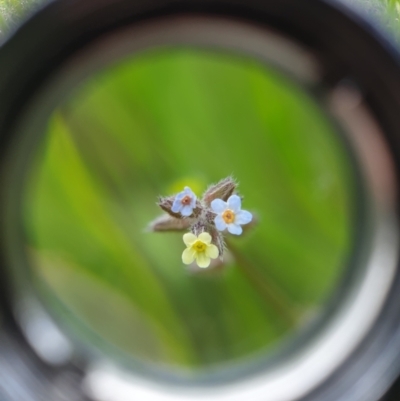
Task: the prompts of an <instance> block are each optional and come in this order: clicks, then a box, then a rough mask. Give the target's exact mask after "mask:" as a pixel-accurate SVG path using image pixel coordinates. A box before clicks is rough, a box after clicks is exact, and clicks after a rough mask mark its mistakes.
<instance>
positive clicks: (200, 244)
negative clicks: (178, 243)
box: [192, 240, 207, 252]
mask: <svg viewBox="0 0 400 401" xmlns="http://www.w3.org/2000/svg"><path fill="white" fill-rule="evenodd" d="M192 248H193V249H194V250H195V251H196V252H204V251H205V250H206V248H207V244H205V243H204V242H203V241H199V240H197V241H196V242H195V243H194V244H193V245H192Z"/></svg>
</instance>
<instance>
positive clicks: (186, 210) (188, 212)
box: [181, 205, 193, 217]
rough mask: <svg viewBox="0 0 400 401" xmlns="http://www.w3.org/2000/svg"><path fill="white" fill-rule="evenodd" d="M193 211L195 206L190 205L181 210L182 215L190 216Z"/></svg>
mask: <svg viewBox="0 0 400 401" xmlns="http://www.w3.org/2000/svg"><path fill="white" fill-rule="evenodd" d="M192 213H193V208H192V206H190V205H185V206H183V208H182V210H181V215H182V216H186V217H187V216H190V215H191V214H192Z"/></svg>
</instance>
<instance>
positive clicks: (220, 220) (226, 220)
mask: <svg viewBox="0 0 400 401" xmlns="http://www.w3.org/2000/svg"><path fill="white" fill-rule="evenodd" d="M241 203H242V201H241V199H240V197H239V196H237V195H231V196H230V197H229V198H228V202H224V201H223V200H222V199H214V200H213V201H212V202H211V209H212V210H213V211H214V212H215V213H217V216H216V217H215V219H214V224H215V227H217V230H219V231H224V230H225V229H226V228H228V231H229V232H230V233H231V234H235V235H240V234H241V233H242V231H243V230H242V227H241V225H243V224H247V223H250V221H251V220H252V218H253V215H252V214H251V213H250V212H248V211H247V210H241Z"/></svg>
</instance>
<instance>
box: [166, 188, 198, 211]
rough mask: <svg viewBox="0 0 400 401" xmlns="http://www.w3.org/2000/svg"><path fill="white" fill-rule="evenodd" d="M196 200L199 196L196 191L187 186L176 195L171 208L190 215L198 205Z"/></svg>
mask: <svg viewBox="0 0 400 401" xmlns="http://www.w3.org/2000/svg"><path fill="white" fill-rule="evenodd" d="M196 200H197V197H196V195H195V194H194V192H193V191H192V190H191V189H190V188H189V187H185V189H184V190H183V191H182V192H179V194H178V195H176V196H175V200H174V203H173V204H172V207H171V210H172V211H173V212H174V213H180V214H181V215H182V216H185V217H187V216H190V215H191V214H192V213H193V209H194V208H195V206H196Z"/></svg>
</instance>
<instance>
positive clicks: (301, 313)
mask: <svg viewBox="0 0 400 401" xmlns="http://www.w3.org/2000/svg"><path fill="white" fill-rule="evenodd" d="M303 89H304V88H301V87H300V86H298V85H296V84H295V83H293V82H292V81H289V80H288V79H287V78H284V77H283V76H282V75H280V74H279V73H277V72H276V71H275V70H272V69H270V68H267V67H266V66H265V65H263V64H262V63H260V62H259V61H255V60H254V59H251V58H245V57H240V56H238V55H234V54H231V53H225V52H224V53H218V52H213V51H207V50H200V49H193V48H186V47H185V48H163V49H156V50H152V51H146V52H142V53H141V54H140V55H136V56H135V57H132V58H129V59H126V60H125V61H123V62H120V63H118V64H117V65H114V66H113V67H111V68H108V69H106V70H105V71H102V72H100V73H97V74H96V75H95V76H93V77H91V78H90V79H89V80H88V81H86V82H85V83H84V84H82V85H81V86H80V87H79V88H78V89H76V90H75V91H74V93H73V95H72V96H70V97H69V98H68V99H67V100H66V101H65V102H64V103H63V104H61V105H60V106H58V107H57V108H56V109H55V110H54V112H53V114H52V115H51V117H50V119H49V123H48V128H47V131H46V135H45V137H44V138H43V141H42V142H41V144H40V146H39V148H38V150H37V153H36V156H35V160H34V162H33V163H32V166H31V168H30V173H29V177H28V179H27V182H26V189H25V192H24V202H23V227H24V231H25V239H26V242H25V250H26V252H27V255H28V257H29V260H30V263H31V267H32V273H33V277H34V282H35V285H36V286H37V288H38V289H39V295H40V297H41V298H42V300H43V301H44V302H45V304H46V305H47V306H48V308H49V309H50V310H52V311H53V314H54V315H55V316H56V318H57V320H58V322H59V323H60V325H61V326H62V327H63V328H64V329H65V330H66V332H67V333H68V332H69V333H70V334H71V335H73V336H75V337H78V338H79V339H81V340H82V338H83V339H85V341H88V342H92V343H95V344H96V345H97V346H99V347H100V348H101V349H103V350H106V352H112V353H113V355H114V356H118V357H120V358H123V359H125V360H129V359H131V360H132V362H134V363H145V365H147V366H150V367H156V368H160V367H161V368H165V369H168V370H169V371H171V370H172V371H175V372H177V373H183V372H191V373H195V372H197V373H198V372H203V373H204V372H207V371H210V370H213V369H215V368H218V369H221V368H222V367H225V368H231V367H235V366H238V365H239V363H243V362H249V361H253V360H257V359H259V358H262V359H265V357H266V356H267V355H270V356H272V355H274V354H276V353H277V352H278V350H281V349H283V348H284V346H285V345H288V344H290V343H292V342H293V341H295V340H296V338H299V337H301V335H304V333H309V332H311V331H312V330H314V327H315V325H316V322H317V321H320V320H321V319H322V316H323V315H324V313H325V311H326V305H327V302H328V299H329V297H330V296H331V295H332V293H333V292H334V290H335V288H336V286H337V284H338V282H339V278H340V277H341V275H342V273H343V269H344V267H345V265H346V263H347V257H348V254H349V251H350V248H351V246H352V244H353V238H352V232H353V224H354V216H353V202H354V199H353V189H352V188H353V187H352V178H351V177H352V176H353V172H352V166H351V162H350V159H349V156H348V152H347V150H346V148H345V146H344V144H343V143H342V142H341V141H340V139H339V136H338V135H337V132H336V130H335V128H334V127H333V126H332V124H331V121H330V120H329V119H328V118H327V117H326V115H325V114H324V113H323V112H322V110H321V109H320V108H319V106H318V105H317V104H316V103H315V102H314V101H313V100H312V99H311V97H310V96H309V95H308V94H307V93H306V92H305V91H304V90H303ZM226 177H234V179H235V180H237V182H238V183H239V185H238V192H239V194H240V195H243V198H242V207H243V209H245V210H249V211H251V212H252V214H253V221H252V223H251V224H248V226H246V228H247V229H245V230H244V232H243V234H242V235H240V236H239V235H229V234H227V235H225V240H226V250H225V252H224V255H223V260H219V259H217V260H216V261H214V262H213V263H212V264H211V265H210V266H209V267H208V268H206V269H202V268H199V267H198V266H196V264H192V265H189V266H186V265H184V264H183V263H182V258H181V255H182V252H183V250H184V249H185V247H186V246H185V244H184V242H183V240H182V236H183V234H184V233H185V232H186V231H187V230H186V231H182V232H151V230H149V223H151V222H152V221H153V220H154V219H155V218H157V217H158V216H159V215H160V214H162V213H163V211H162V210H161V209H160V208H159V207H158V206H157V204H156V203H157V200H158V197H159V196H167V195H171V194H176V193H179V192H181V191H182V190H183V188H184V187H185V186H188V187H190V188H191V189H192V191H193V192H194V193H196V195H197V197H198V198H199V199H200V198H201V196H202V194H203V193H204V191H205V190H206V189H207V187H208V186H209V185H210V184H212V183H217V182H218V181H219V180H221V179H224V178H226Z"/></svg>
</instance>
